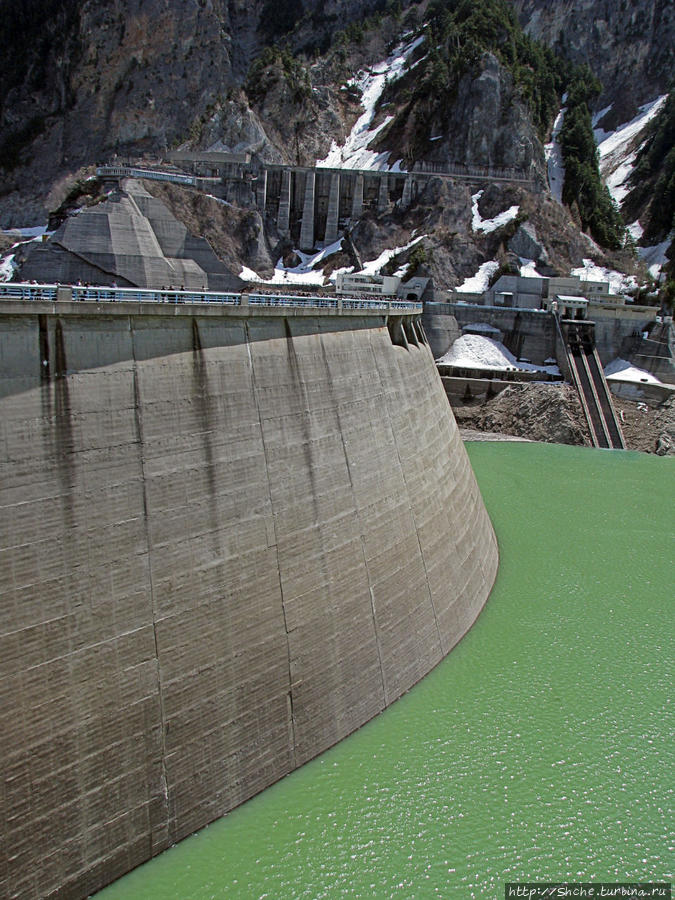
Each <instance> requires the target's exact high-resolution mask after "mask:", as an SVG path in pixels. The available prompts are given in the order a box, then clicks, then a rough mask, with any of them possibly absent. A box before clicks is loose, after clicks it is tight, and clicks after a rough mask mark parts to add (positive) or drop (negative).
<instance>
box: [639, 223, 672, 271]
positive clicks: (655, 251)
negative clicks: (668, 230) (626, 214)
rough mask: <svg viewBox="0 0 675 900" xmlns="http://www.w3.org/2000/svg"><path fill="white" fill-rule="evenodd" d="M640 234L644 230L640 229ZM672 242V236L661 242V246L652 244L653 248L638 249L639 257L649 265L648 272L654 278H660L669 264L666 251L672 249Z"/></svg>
mask: <svg viewBox="0 0 675 900" xmlns="http://www.w3.org/2000/svg"><path fill="white" fill-rule="evenodd" d="M633 224H636V223H633ZM637 224H638V225H639V224H640V223H639V222H638V223H637ZM632 227H633V226H631V228H632ZM631 233H632V232H631ZM640 233H642V228H640ZM636 240H638V238H636ZM672 240H673V235H672V234H671V235H670V236H669V237H668V238H667V239H666V240H665V241H661V243H660V244H652V246H651V247H638V248H637V252H638V256H639V257H640V259H642V260H644V262H645V263H646V264H647V271H648V272H649V274H650V275H651V276H652V278H658V277H659V275H660V274H661V269H662V268H663V267H664V266H665V264H666V263H667V262H668V257H667V256H666V250H667V249H668V247H670V244H671V241H672Z"/></svg>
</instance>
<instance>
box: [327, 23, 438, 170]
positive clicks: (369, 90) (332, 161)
mask: <svg viewBox="0 0 675 900" xmlns="http://www.w3.org/2000/svg"><path fill="white" fill-rule="evenodd" d="M423 40H424V35H421V36H420V37H417V38H415V40H413V41H410V42H409V43H407V44H399V46H398V47H397V48H396V49H395V50H394V52H393V53H392V54H391V56H389V57H388V58H387V59H385V60H383V61H382V62H380V63H378V64H377V65H376V66H373V68H372V69H370V70H369V71H367V72H359V74H358V75H357V77H356V78H355V79H354V80H353V81H352V84H353V85H354V86H355V87H357V88H358V89H359V90H360V91H361V105H362V106H363V110H364V111H363V113H362V114H361V116H360V117H359V119H358V120H357V122H356V124H355V125H354V127H353V128H352V130H351V132H350V134H349V136H348V138H347V140H346V141H345V143H344V144H343V145H342V147H339V146H338V145H337V143H336V142H335V141H333V143H332V145H331V148H330V150H329V152H328V156H327V157H326V158H325V159H319V160H317V162H316V164H317V166H318V167H321V168H329V169H378V170H380V171H391V172H400V171H402V170H401V160H397V161H396V162H395V163H394V165H392V166H390V165H389V156H390V153H389V152H388V151H386V152H384V153H376V152H375V151H374V150H368V145H369V144H370V143H371V141H373V140H374V138H375V137H376V136H377V135H378V134H379V133H380V131H382V129H383V128H385V127H386V126H387V125H388V124H389V122H391V120H392V118H393V116H386V117H385V119H384V121H382V122H381V123H380V124H379V125H377V126H376V127H375V128H372V129H371V127H370V126H371V124H372V121H373V119H374V117H375V106H376V104H377V101H378V100H379V99H380V96H381V95H382V91H383V90H384V88H385V85H387V84H388V83H390V82H392V81H396V79H397V78H400V77H401V75H402V74H403V70H404V68H405V64H406V61H407V59H408V57H409V56H410V54H411V53H412V52H413V51H414V50H415V49H416V48H417V47H419V45H420V44H421V43H422V41H423Z"/></svg>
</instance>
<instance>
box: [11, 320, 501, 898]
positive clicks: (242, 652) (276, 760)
mask: <svg viewBox="0 0 675 900" xmlns="http://www.w3.org/2000/svg"><path fill="white" fill-rule="evenodd" d="M115 306H117V307H118V309H116V310H115V312H114V313H113V312H110V310H109V309H108V310H106V309H104V308H103V307H102V306H100V307H99V308H98V309H94V310H93V311H91V312H89V311H88V310H87V309H84V310H83V309H82V308H81V307H82V304H80V309H78V312H77V313H74V312H71V311H67V310H66V309H64V310H61V309H60V308H58V309H55V310H54V311H53V312H51V313H47V312H43V313H38V312H37V311H36V312H33V311H30V312H25V313H24V314H21V313H20V312H18V311H17V307H13V310H14V311H13V312H12V313H11V314H9V313H5V312H2V313H0V398H1V399H0V446H1V447H2V453H1V455H0V560H1V562H0V598H1V601H0V673H1V674H0V685H1V687H2V692H3V697H2V704H0V753H1V757H2V760H3V782H2V791H1V792H0V814H1V816H2V821H3V833H2V837H3V847H2V859H3V864H2V866H1V867H0V895H1V896H7V897H22V898H38V897H68V898H71V900H72V898H80V897H84V896H86V895H87V894H88V893H91V892H93V891H95V890H96V889H98V888H99V887H101V886H102V885H104V884H106V883H108V882H110V881H111V880H113V879H115V878H117V877H118V876H120V875H122V874H123V873H125V872H126V871H128V870H129V869H131V868H133V867H134V866H136V865H138V864H139V863H141V862H143V861H144V860H146V859H148V858H149V857H150V856H152V855H154V854H156V853H158V852H159V851H161V850H163V849H164V848H166V847H168V846H169V845H170V844H171V843H173V842H174V841H177V840H179V839H181V838H182V837H184V836H186V835H188V834H190V833H191V832H192V831H194V830H195V829H197V828H199V827H200V826H202V825H204V824H205V823H207V822H209V821H211V820H213V819H214V818H216V817H218V816H220V815H222V814H223V813H225V812H227V811H228V810H230V809H231V808H232V807H234V806H236V805H237V804H239V803H241V802H242V801H244V800H246V799H247V798H248V797H250V796H252V795H253V794H255V793H256V792H258V791H260V790H262V789H263V788H264V787H266V786H267V785H269V784H271V783H272V782H274V781H276V780H277V779H279V778H280V777H282V776H283V775H285V774H286V773H287V772H290V771H291V770H292V769H293V768H295V767H296V766H298V765H301V764H302V763H303V762H305V761H306V760H308V759H310V758H311V757H313V756H315V755H316V754H318V753H320V752H321V751H322V750H324V749H326V748H327V747H329V746H331V745H332V744H334V743H335V742H336V741H338V740H340V739H341V738H342V737H344V736H345V735H347V734H349V733H350V732H351V731H353V730H354V729H356V728H358V727H359V726H360V725H361V724H363V723H364V722H366V721H367V720H368V719H370V718H371V717H373V716H374V715H376V714H377V713H378V712H380V711H381V710H382V709H383V708H384V707H386V706H387V705H388V704H389V703H391V702H392V701H393V700H395V699H396V698H397V697H399V696H400V695H401V694H402V693H403V692H404V691H406V690H407V689H408V688H409V687H411V685H413V684H414V683H415V682H416V681H418V680H419V679H420V678H421V677H422V676H423V675H424V674H425V673H427V672H428V671H429V670H430V669H431V668H432V667H433V666H434V665H435V664H436V663H437V662H438V661H439V660H440V659H441V658H442V657H443V656H444V655H445V654H446V653H447V652H448V651H449V650H450V649H451V647H452V646H453V645H454V644H455V643H456V642H457V641H458V640H459V639H460V637H461V636H462V635H463V634H464V633H465V631H466V630H467V629H468V628H469V627H470V626H471V624H472V622H473V621H474V619H475V618H476V616H477V615H478V612H479V611H480V609H481V607H482V606H483V604H484V603H485V601H486V598H487V596H488V594H489V591H490V589H491V586H492V583H493V580H494V577H495V573H496V567H497V546H496V541H495V537H494V534H493V531H492V527H491V525H490V522H489V519H488V517H487V514H486V512H485V509H484V506H483V503H482V500H481V498H480V495H479V492H478V489H477V486H476V483H475V481H474V477H473V473H472V471H471V468H470V465H469V462H468V458H467V456H466V453H465V451H464V448H463V445H462V442H461V440H460V437H459V434H458V430H457V427H456V425H455V422H454V419H453V418H452V415H451V413H450V411H449V409H448V402H447V399H446V397H445V393H444V391H443V388H442V386H441V383H440V379H439V377H438V375H437V373H436V369H435V366H434V363H433V359H432V356H431V353H430V352H429V350H428V348H427V347H426V346H425V345H421V346H419V347H418V346H415V345H412V344H411V345H410V347H409V348H408V349H405V348H402V347H399V346H394V345H393V344H392V341H391V338H390V335H389V332H388V330H387V327H386V324H385V322H384V320H383V319H380V320H377V319H373V318H372V317H371V318H370V319H367V318H362V319H359V318H357V317H352V318H349V319H348V318H336V317H332V318H329V317H326V318H319V317H311V316H309V317H297V318H284V317H281V316H277V317H274V316H271V315H269V316H263V315H260V316H257V317H250V318H243V317H242V316H241V313H240V312H239V313H238V314H235V313H234V312H232V311H227V310H219V311H218V314H215V313H211V314H209V315H206V314H204V315H194V314H193V311H191V310H189V309H186V310H170V311H164V312H162V311H161V310H159V309H158V310H157V312H156V314H152V315H150V314H141V313H138V314H132V313H130V312H129V311H128V310H123V309H120V308H119V306H120V305H119V304H116V305H115Z"/></svg>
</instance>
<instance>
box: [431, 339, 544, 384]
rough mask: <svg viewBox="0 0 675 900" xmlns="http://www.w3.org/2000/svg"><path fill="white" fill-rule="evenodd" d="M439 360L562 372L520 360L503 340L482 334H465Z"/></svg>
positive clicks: (465, 366) (480, 366) (467, 366)
mask: <svg viewBox="0 0 675 900" xmlns="http://www.w3.org/2000/svg"><path fill="white" fill-rule="evenodd" d="M437 362H439V363H444V364H445V365H450V366H458V367H461V368H463V369H500V370H502V371H505V372H506V371H514V370H519V371H521V372H545V373H548V374H550V375H559V374H560V370H559V369H558V367H557V366H535V365H533V364H532V363H526V362H519V361H518V360H517V359H516V357H515V356H514V355H513V353H511V351H510V350H507V348H506V347H505V346H504V344H502V343H501V341H496V340H494V339H493V338H489V337H483V336H482V335H480V334H463V335H462V336H461V337H459V338H457V340H456V341H455V343H454V344H453V345H452V347H450V349H449V350H448V351H447V353H445V355H444V356H442V357H441V358H440V359H438V360H437Z"/></svg>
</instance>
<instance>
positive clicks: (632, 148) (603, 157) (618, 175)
mask: <svg viewBox="0 0 675 900" xmlns="http://www.w3.org/2000/svg"><path fill="white" fill-rule="evenodd" d="M667 96H668V95H667V94H663V95H662V96H661V97H657V98H656V100H652V101H651V103H645V104H643V105H642V106H641V107H640V112H639V113H638V115H637V116H635V118H634V119H631V121H630V122H626V123H625V124H624V125H621V126H620V127H619V128H617V129H616V131H609V132H608V131H603V130H602V129H601V128H596V129H595V130H594V132H593V134H594V135H595V140H596V142H597V144H598V155H599V157H600V173H601V175H602V177H603V179H604V181H605V184H606V185H607V188H608V189H609V193H610V194H611V195H612V198H613V200H614V201H615V202H616V203H618V204H619V205H621V203H622V202H623V200H624V198H625V196H626V194H627V193H628V186H627V184H626V182H627V181H628V178H629V176H630V173H631V172H632V171H633V168H634V166H635V160H636V157H637V154H638V151H639V150H640V147H641V146H642V144H640V143H638V144H637V145H636V140H635V139H636V138H638V136H639V135H640V133H641V132H642V131H643V129H644V128H645V126H646V125H647V124H648V123H649V122H650V121H651V119H653V118H654V116H656V115H657V114H658V113H659V111H660V110H661V108H662V107H663V104H664V103H665V102H666V98H667ZM606 112H607V109H604V110H601V111H600V112H599V113H598V114H597V116H596V117H595V119H594V124H595V122H597V121H599V120H600V119H601V118H602V116H603V115H604V114H605V113H606Z"/></svg>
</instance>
